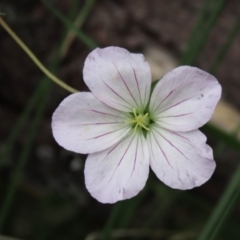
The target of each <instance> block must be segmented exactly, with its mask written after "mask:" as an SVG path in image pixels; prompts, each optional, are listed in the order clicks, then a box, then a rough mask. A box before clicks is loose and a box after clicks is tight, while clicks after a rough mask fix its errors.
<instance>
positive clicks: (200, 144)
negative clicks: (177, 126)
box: [147, 126, 216, 190]
mask: <svg viewBox="0 0 240 240" xmlns="http://www.w3.org/2000/svg"><path fill="white" fill-rule="evenodd" d="M147 141H148V145H149V152H150V166H151V168H152V170H153V171H154V173H155V174H156V175H157V177H158V178H159V179H160V180H161V181H163V182H164V183H165V184H166V185H168V186H170V187H172V188H176V189H182V190H184V189H191V188H194V187H197V186H200V185H202V184H203V183H205V182H206V181H207V180H209V179H210V177H211V176H212V174H213V172H214V170H215V167H216V164H215V162H214V160H213V153H212V149H211V148H210V147H209V146H208V145H207V144H205V142H206V137H205V136H204V134H202V133H201V132H200V131H198V130H194V131H191V132H185V133H183V132H170V131H168V130H165V129H161V128H159V127H156V126H155V127H153V128H152V129H151V130H150V131H149V133H148V135H147Z"/></svg>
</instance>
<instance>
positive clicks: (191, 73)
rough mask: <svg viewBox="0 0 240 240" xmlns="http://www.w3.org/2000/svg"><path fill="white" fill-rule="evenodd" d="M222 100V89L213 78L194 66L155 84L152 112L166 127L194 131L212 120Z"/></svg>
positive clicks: (175, 72)
mask: <svg viewBox="0 0 240 240" xmlns="http://www.w3.org/2000/svg"><path fill="white" fill-rule="evenodd" d="M220 97H221V86H220V84H219V83H218V81H217V79H216V78H215V77H214V76H212V75H210V74H208V73H207V72H204V71H202V70H200V69H198V68H195V67H189V66H181V67H178V68H175V69H174V70H172V71H171V72H169V73H168V74H166V75H165V76H164V77H163V78H162V79H161V80H160V81H159V83H158V84H157V85H156V87H155V89H154V90H153V93H152V96H151V101H150V111H151V114H152V116H154V118H155V121H156V122H157V123H158V124H159V125H160V126H162V127H164V128H167V129H170V130H175V131H183V132H185V131H191V130H195V129H198V128H199V127H201V126H203V125H204V124H205V123H206V122H207V121H209V120H210V118H211V116H212V114H213V112H214V109H215V107H216V105H217V103H218V101H219V99H220Z"/></svg>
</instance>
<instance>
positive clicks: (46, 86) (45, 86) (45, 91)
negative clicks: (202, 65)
mask: <svg viewBox="0 0 240 240" xmlns="http://www.w3.org/2000/svg"><path fill="white" fill-rule="evenodd" d="M74 2H75V4H76V3H77V2H78V0H75V1H74ZM75 4H73V6H75ZM73 10H74V8H73ZM81 13H82V11H81V12H80V14H81ZM66 35H67V32H66V33H65V34H64V36H63V39H65V37H66ZM62 43H64V41H63V40H61V41H60V47H59V48H58V51H57V53H56V55H55V60H54V64H53V66H52V71H55V70H56V69H57V66H58V64H59V60H60V56H61V57H62V56H63V55H61V49H62V48H61V45H62ZM41 86H42V88H40V87H39V88H38V91H36V95H35V96H34V98H33V99H34V101H33V103H32V104H31V105H30V106H29V109H31V107H32V105H34V104H35V103H36V101H37V100H41V104H40V107H38V108H37V113H36V116H35V118H34V120H33V121H32V126H31V128H30V133H29V136H28V139H27V141H26V143H25V145H24V148H23V151H22V154H21V155H20V159H19V161H18V163H17V166H16V168H15V170H14V174H13V179H12V182H11V184H10V186H9V189H8V192H7V195H6V198H5V200H4V202H3V205H2V207H1V211H0V213H1V214H0V232H1V231H2V229H3V225H4V222H5V219H6V217H7V214H8V211H9V208H10V206H11V204H12V201H13V199H14V196H15V193H16V188H17V184H18V182H19V179H20V177H21V172H22V170H23V168H24V166H25V164H26V161H27V159H28V156H29V154H30V152H31V148H32V144H33V142H34V141H33V140H34V138H35V136H36V132H37V129H38V125H39V123H40V120H41V117H42V115H43V112H44V109H45V106H46V103H47V99H48V96H49V93H50V87H51V82H50V81H49V79H47V78H45V80H43V83H42V85H41ZM38 94H39V95H40V97H42V99H38V97H37V96H38ZM29 109H28V111H27V113H29V112H30V110H29ZM25 113H26V112H25ZM24 117H25V119H26V115H24ZM23 119H24V118H23ZM21 124H23V123H22V121H21V122H20V124H19V125H18V126H17V127H18V128H17V129H18V130H19V126H20V125H21ZM16 132H17V131H16ZM8 149H9V148H8Z"/></svg>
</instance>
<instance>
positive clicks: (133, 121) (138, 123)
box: [125, 108, 149, 133]
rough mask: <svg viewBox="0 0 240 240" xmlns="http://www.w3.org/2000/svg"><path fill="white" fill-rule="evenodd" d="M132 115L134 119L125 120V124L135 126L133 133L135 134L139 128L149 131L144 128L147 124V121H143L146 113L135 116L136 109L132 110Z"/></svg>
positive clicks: (146, 115)
mask: <svg viewBox="0 0 240 240" xmlns="http://www.w3.org/2000/svg"><path fill="white" fill-rule="evenodd" d="M133 115H134V118H133V119H127V120H126V121H125V122H126V123H128V124H135V126H134V129H133V132H134V133H136V131H137V128H138V127H139V126H140V127H142V128H144V129H145V130H147V131H149V128H148V127H147V126H146V124H148V121H145V120H146V118H147V117H148V113H146V114H145V115H142V114H139V115H138V114H137V110H136V108H134V109H133ZM144 121H145V122H144Z"/></svg>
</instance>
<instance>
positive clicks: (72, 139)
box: [52, 92, 130, 153]
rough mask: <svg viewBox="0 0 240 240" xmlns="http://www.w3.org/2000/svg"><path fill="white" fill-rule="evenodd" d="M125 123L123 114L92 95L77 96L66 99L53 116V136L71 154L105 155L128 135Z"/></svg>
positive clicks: (86, 93)
mask: <svg viewBox="0 0 240 240" xmlns="http://www.w3.org/2000/svg"><path fill="white" fill-rule="evenodd" d="M125 119H126V117H125V116H124V115H123V114H122V113H121V112H119V111H117V110H115V109H113V108H110V107H108V106H106V105H105V104H103V103H102V102H100V101H99V100H98V99H97V98H96V97H94V95H93V94H92V93H88V92H80V93H75V94H72V95H70V96H68V97H67V98H65V99H64V100H63V101H62V102H61V103H60V105H59V106H58V108H57V109H56V111H55V112H54V114H53V117H52V130H53V136H54V138H55V139H56V141H57V142H58V144H59V145H61V146H62V147H64V148H66V149H67V150H70V151H74V152H77V153H92V152H97V151H102V150H104V149H107V148H108V147H110V146H112V145H114V144H115V143H117V142H118V141H119V140H121V139H122V138H124V137H125V136H126V135H127V134H129V132H130V127H128V126H127V125H126V123H125Z"/></svg>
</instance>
